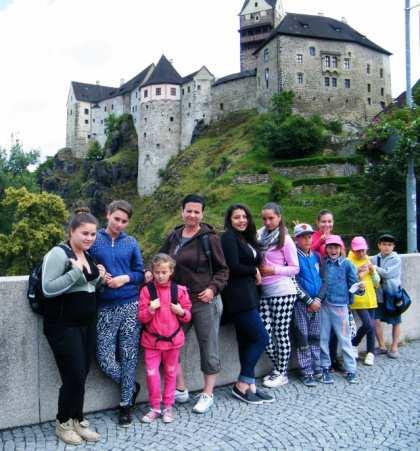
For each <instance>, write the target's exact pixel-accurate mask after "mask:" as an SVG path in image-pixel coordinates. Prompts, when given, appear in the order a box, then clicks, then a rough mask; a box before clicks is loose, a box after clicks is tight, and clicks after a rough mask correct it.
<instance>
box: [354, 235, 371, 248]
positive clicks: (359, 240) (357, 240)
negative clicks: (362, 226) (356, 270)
mask: <svg viewBox="0 0 420 451" xmlns="http://www.w3.org/2000/svg"><path fill="white" fill-rule="evenodd" d="M350 247H351V250H352V251H362V250H363V251H367V250H368V249H369V246H368V244H367V242H366V240H365V239H364V238H363V237H362V236H355V237H354V238H353V239H352V240H351V245H350Z"/></svg>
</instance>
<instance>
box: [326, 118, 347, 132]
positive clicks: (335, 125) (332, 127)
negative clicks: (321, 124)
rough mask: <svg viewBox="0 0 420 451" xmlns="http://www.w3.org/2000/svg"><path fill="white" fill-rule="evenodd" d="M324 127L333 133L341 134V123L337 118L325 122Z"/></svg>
mask: <svg viewBox="0 0 420 451" xmlns="http://www.w3.org/2000/svg"><path fill="white" fill-rule="evenodd" d="M325 127H326V128H327V129H328V130H329V131H330V132H332V133H334V135H341V133H342V132H343V124H342V123H341V122H340V121H338V120H332V121H329V122H326V123H325Z"/></svg>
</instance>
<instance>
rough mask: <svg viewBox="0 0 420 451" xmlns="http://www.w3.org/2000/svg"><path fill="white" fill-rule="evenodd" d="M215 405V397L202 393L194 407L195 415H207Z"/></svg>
mask: <svg viewBox="0 0 420 451" xmlns="http://www.w3.org/2000/svg"><path fill="white" fill-rule="evenodd" d="M212 405H213V395H211V396H209V395H208V394H207V393H200V394H199V398H198V401H197V403H196V405H195V406H194V407H193V412H195V413H206V412H207V411H208V410H209V409H210V407H211V406H212Z"/></svg>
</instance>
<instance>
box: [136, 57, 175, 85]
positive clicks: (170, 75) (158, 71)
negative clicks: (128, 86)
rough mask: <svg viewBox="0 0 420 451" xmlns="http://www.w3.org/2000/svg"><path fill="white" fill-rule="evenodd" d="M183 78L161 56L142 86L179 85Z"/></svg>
mask: <svg viewBox="0 0 420 451" xmlns="http://www.w3.org/2000/svg"><path fill="white" fill-rule="evenodd" d="M182 83H183V78H182V77H181V75H179V74H178V72H177V71H176V69H175V68H174V66H172V64H171V63H170V62H169V61H168V59H167V58H166V56H165V55H162V56H161V58H160V60H159V62H158V63H157V65H156V67H155V68H154V70H153V72H152V74H151V75H150V77H149V78H148V79H147V80H146V82H145V83H144V84H143V85H142V86H150V85H161V84H171V85H181V84H182Z"/></svg>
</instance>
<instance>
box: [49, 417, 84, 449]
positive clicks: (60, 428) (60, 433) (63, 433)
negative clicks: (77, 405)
mask: <svg viewBox="0 0 420 451" xmlns="http://www.w3.org/2000/svg"><path fill="white" fill-rule="evenodd" d="M55 433H56V434H57V437H58V438H59V439H60V440H62V441H63V442H64V443H67V444H68V445H81V444H82V443H83V440H82V437H80V435H79V434H78V433H77V432H76V431H75V429H74V423H73V420H72V419H70V420H68V421H66V422H65V423H60V422H59V421H58V420H56V422H55Z"/></svg>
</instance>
